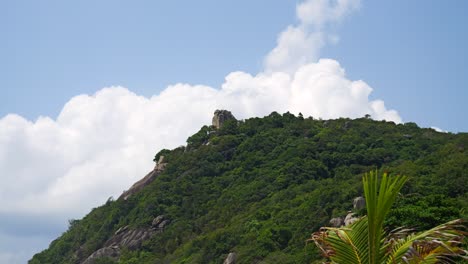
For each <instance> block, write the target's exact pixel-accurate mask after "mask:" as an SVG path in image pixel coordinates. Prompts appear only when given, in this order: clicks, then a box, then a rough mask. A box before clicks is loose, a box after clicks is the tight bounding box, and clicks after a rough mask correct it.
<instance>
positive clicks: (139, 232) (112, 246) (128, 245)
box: [81, 215, 170, 264]
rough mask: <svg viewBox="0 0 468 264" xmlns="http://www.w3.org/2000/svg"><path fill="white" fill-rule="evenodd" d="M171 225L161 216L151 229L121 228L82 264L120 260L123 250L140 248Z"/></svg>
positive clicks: (156, 219)
mask: <svg viewBox="0 0 468 264" xmlns="http://www.w3.org/2000/svg"><path fill="white" fill-rule="evenodd" d="M169 223H170V220H169V219H167V217H165V216H164V215H159V216H157V217H156V218H154V219H153V222H152V224H151V227H147V228H137V229H130V228H129V227H128V226H124V227H121V228H119V229H118V230H117V231H115V233H114V235H113V236H112V237H111V238H110V239H109V240H107V241H106V243H105V244H104V246H103V247H102V248H100V249H98V250H96V251H95V252H94V253H93V254H91V255H90V256H89V257H88V258H87V259H86V260H85V261H83V262H82V263H81V264H94V263H95V262H96V261H97V259H99V258H105V257H107V258H111V259H113V260H118V259H119V257H120V252H121V250H122V249H124V248H125V249H129V250H135V249H138V248H140V247H141V245H142V243H143V242H144V241H145V240H147V239H150V238H151V237H152V236H153V235H154V234H156V233H161V232H163V231H164V228H165V227H166V226H167V225H168V224H169Z"/></svg>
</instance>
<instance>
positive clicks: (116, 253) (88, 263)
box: [81, 246, 120, 264]
mask: <svg viewBox="0 0 468 264" xmlns="http://www.w3.org/2000/svg"><path fill="white" fill-rule="evenodd" d="M106 257H107V258H111V259H113V260H117V259H118V258H119V257H120V249H119V247H116V246H113V247H104V248H101V249H99V250H97V251H96V252H94V253H93V254H91V256H89V257H88V258H87V259H86V260H85V261H83V262H81V264H94V263H95V262H96V260H97V259H99V258H106Z"/></svg>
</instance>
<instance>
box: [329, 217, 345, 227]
mask: <svg viewBox="0 0 468 264" xmlns="http://www.w3.org/2000/svg"><path fill="white" fill-rule="evenodd" d="M330 225H331V226H332V227H340V226H342V225H344V221H343V217H335V218H332V219H331V220H330Z"/></svg>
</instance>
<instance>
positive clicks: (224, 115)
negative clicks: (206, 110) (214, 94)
mask: <svg viewBox="0 0 468 264" xmlns="http://www.w3.org/2000/svg"><path fill="white" fill-rule="evenodd" d="M231 119H234V120H236V118H235V117H234V115H232V113H231V112H229V111H228V110H216V111H215V112H214V116H213V120H212V124H213V126H214V127H216V128H218V129H219V128H220V127H222V126H223V124H224V122H226V121H227V120H231Z"/></svg>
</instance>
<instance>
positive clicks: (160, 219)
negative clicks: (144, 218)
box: [151, 215, 171, 232]
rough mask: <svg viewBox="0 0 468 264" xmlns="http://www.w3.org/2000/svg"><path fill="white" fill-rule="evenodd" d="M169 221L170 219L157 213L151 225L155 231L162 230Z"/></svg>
mask: <svg viewBox="0 0 468 264" xmlns="http://www.w3.org/2000/svg"><path fill="white" fill-rule="evenodd" d="M169 223H171V220H169V219H167V218H166V216H165V215H159V216H157V217H156V218H154V219H153V222H152V223H151V226H152V227H153V228H154V229H155V230H157V231H160V232H162V231H164V228H165V227H166V226H167V225H168V224H169Z"/></svg>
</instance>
